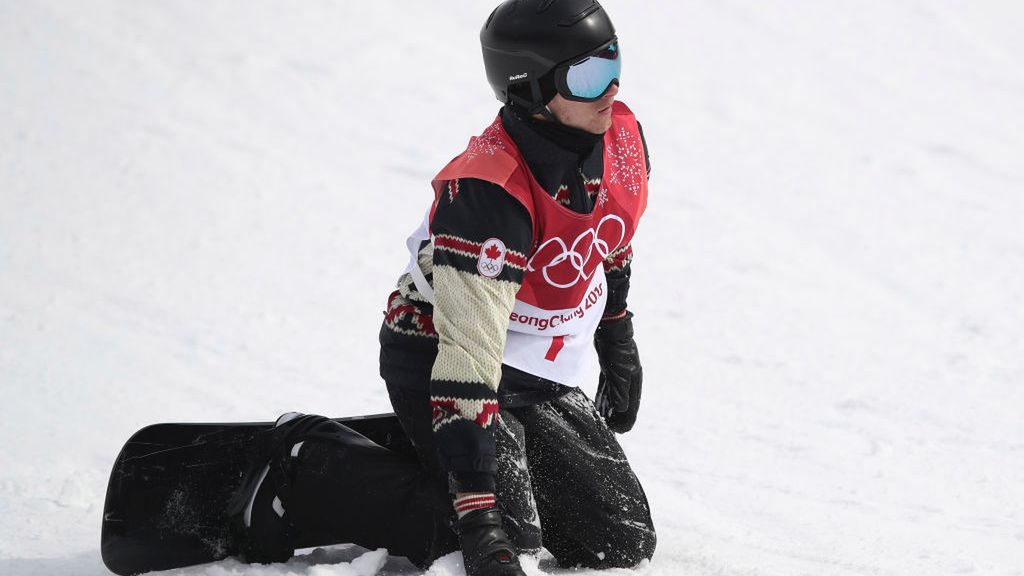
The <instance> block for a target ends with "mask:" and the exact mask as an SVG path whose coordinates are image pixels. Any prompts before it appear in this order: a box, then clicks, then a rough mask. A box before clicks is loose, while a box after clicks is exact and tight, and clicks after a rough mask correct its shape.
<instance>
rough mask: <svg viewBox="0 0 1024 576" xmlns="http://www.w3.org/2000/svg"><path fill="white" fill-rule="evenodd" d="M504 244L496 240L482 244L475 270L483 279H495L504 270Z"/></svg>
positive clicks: (492, 239)
mask: <svg viewBox="0 0 1024 576" xmlns="http://www.w3.org/2000/svg"><path fill="white" fill-rule="evenodd" d="M504 257H505V243H504V242H502V241H501V240H498V239H497V238H491V239H490V240H488V241H487V242H484V245H483V249H482V250H480V257H479V258H477V260H476V269H477V271H478V272H480V274H481V275H482V276H484V277H485V278H497V277H498V275H499V274H501V271H502V269H504V268H505V258H504Z"/></svg>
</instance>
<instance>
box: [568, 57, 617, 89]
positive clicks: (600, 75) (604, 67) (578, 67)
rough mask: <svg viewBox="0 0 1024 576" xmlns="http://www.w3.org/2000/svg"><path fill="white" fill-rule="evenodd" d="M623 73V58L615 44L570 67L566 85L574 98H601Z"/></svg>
mask: <svg viewBox="0 0 1024 576" xmlns="http://www.w3.org/2000/svg"><path fill="white" fill-rule="evenodd" d="M621 71H622V58H620V55H619V45H618V43H615V44H612V45H610V46H608V47H607V48H605V49H604V50H603V51H601V52H600V53H598V54H595V55H593V56H589V57H587V58H586V59H585V60H581V61H579V62H577V63H575V64H573V65H572V66H570V67H569V69H568V71H567V72H566V75H565V84H566V86H567V87H568V88H569V92H570V93H572V95H573V96H576V97H578V98H599V97H601V95H602V94H604V93H605V92H606V91H607V90H608V87H609V86H611V85H612V82H614V81H616V80H618V79H619V73H620V72H621Z"/></svg>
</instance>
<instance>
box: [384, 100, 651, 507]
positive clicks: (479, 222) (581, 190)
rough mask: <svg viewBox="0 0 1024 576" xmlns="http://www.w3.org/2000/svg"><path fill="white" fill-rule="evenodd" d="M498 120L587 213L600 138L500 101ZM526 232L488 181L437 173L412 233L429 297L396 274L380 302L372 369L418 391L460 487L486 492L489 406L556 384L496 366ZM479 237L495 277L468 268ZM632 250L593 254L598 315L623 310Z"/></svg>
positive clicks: (538, 172) (526, 399)
mask: <svg viewBox="0 0 1024 576" xmlns="http://www.w3.org/2000/svg"><path fill="white" fill-rule="evenodd" d="M501 118H502V124H503V126H504V128H505V130H506V131H507V132H508V133H509V135H510V136H511V137H512V139H513V140H514V141H515V143H516V146H517V147H518V148H519V150H520V152H521V153H522V154H523V157H524V159H525V160H526V163H527V165H528V166H529V168H530V171H531V172H532V173H533V175H534V177H535V178H536V179H537V181H538V183H539V184H540V185H541V186H542V187H543V188H544V189H545V190H547V191H548V193H550V194H551V195H552V196H553V197H554V198H555V199H556V200H557V201H558V202H560V203H562V204H563V205H565V206H566V207H568V208H569V209H571V210H573V211H575V212H578V213H584V214H586V213H589V212H591V211H592V209H593V206H594V200H595V197H596V195H597V192H598V190H599V189H600V186H601V176H602V174H603V168H604V166H603V161H604V151H603V145H602V140H601V137H600V136H596V135H589V134H586V133H585V132H582V131H578V130H573V129H567V128H565V127H562V126H557V125H550V124H544V123H541V121H537V120H532V119H527V120H523V119H522V118H521V117H520V116H519V115H518V114H517V113H516V112H515V111H514V110H513V109H510V108H508V107H506V108H504V109H502V113H501ZM645 146H646V143H645ZM649 172H650V165H649V164H648V173H649ZM532 230H533V229H532V223H531V221H530V216H529V214H528V213H527V211H526V209H525V208H524V207H523V206H522V205H521V204H519V202H518V201H517V200H516V199H515V198H513V197H512V196H511V195H510V194H508V193H506V192H505V191H504V190H502V189H501V188H500V187H499V186H497V185H495V184H492V183H490V182H485V181H482V180H477V179H470V178H467V179H461V180H452V181H449V182H448V183H447V185H446V188H445V189H444V190H443V192H442V194H441V197H440V199H439V200H438V205H437V209H436V211H435V214H434V219H433V221H432V222H431V232H432V234H433V242H424V243H423V244H422V245H421V246H420V250H419V254H418V262H419V267H420V269H421V271H422V272H423V273H424V276H425V277H426V279H427V280H428V281H429V282H430V284H431V287H432V289H433V291H434V305H433V306H432V305H431V304H430V303H429V302H428V300H427V298H426V297H424V296H423V295H422V294H420V293H419V291H418V290H417V289H416V285H415V283H414V282H413V279H412V277H411V275H410V274H405V275H403V276H402V277H401V278H400V279H399V281H398V289H397V290H396V291H395V292H393V293H392V294H391V296H390V298H389V299H388V308H387V310H386V312H385V321H384V326H383V328H382V330H381V343H382V354H381V374H382V375H383V376H384V378H385V380H387V381H388V384H389V386H395V385H397V386H402V387H407V388H415V389H419V390H421V391H424V392H426V391H429V394H430V401H431V405H432V408H433V428H434V438H435V441H436V444H437V446H438V450H439V452H440V456H441V459H442V462H441V464H442V466H443V467H444V468H445V469H446V470H447V471H449V472H451V473H452V474H453V479H454V480H455V482H456V484H457V486H458V487H459V489H460V490H465V491H478V490H479V491H489V490H491V489H493V473H494V468H495V465H494V462H495V461H494V456H495V454H494V431H493V428H492V426H493V423H494V418H495V417H496V414H497V410H498V406H499V403H500V405H501V406H502V407H511V406H515V405H523V404H528V403H535V402H543V401H546V400H550V399H551V398H553V397H555V396H557V395H559V394H562V393H564V392H565V391H567V388H566V387H564V386H562V385H560V384H557V383H554V382H551V381H548V380H544V379H542V378H538V377H535V376H531V375H529V374H525V373H523V372H521V371H518V370H515V369H513V368H511V367H508V366H503V365H502V355H503V350H504V346H505V335H506V332H507V329H508V322H509V315H510V313H511V312H512V308H513V305H514V303H515V297H516V293H517V292H518V290H519V287H520V285H521V283H522V281H523V277H524V275H525V273H526V262H527V261H528V259H529V258H530V256H531V254H530V248H531V242H532ZM491 238H497V239H499V240H501V241H502V242H503V243H504V244H505V247H506V249H507V253H506V258H505V266H504V269H503V270H502V271H501V273H500V274H499V275H498V276H497V277H495V278H488V277H485V276H483V275H481V274H480V272H479V271H478V270H477V263H478V256H479V254H480V250H481V247H482V246H483V243H484V242H486V241H487V240H489V239H491ZM632 257H633V251H632V248H631V246H630V245H628V244H627V245H626V246H623V247H622V248H620V249H619V250H617V251H616V252H614V253H613V254H610V255H609V256H608V258H607V259H606V260H605V262H604V269H605V273H606V276H607V281H608V286H609V297H608V303H607V305H606V308H605V311H604V316H605V317H616V316H619V315H621V314H622V313H623V312H624V311H625V309H626V299H627V295H628V292H629V276H630V271H631V268H630V265H631V261H632ZM386 351H387V352H386ZM427 374H429V376H427ZM499 397H500V402H499Z"/></svg>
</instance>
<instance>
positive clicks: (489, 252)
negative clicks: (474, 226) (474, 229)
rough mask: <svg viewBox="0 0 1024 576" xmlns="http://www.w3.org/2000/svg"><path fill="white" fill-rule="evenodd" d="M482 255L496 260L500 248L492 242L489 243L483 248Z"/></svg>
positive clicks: (499, 253) (499, 254)
mask: <svg viewBox="0 0 1024 576" xmlns="http://www.w3.org/2000/svg"><path fill="white" fill-rule="evenodd" d="M484 256H487V257H488V258H490V259H491V260H497V259H498V257H500V256H501V249H499V248H498V247H497V246H495V245H494V244H491V245H490V246H488V247H487V249H486V250H484Z"/></svg>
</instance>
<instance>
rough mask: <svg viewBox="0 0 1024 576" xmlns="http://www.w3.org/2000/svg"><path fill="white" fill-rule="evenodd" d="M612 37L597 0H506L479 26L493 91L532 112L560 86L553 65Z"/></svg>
mask: <svg viewBox="0 0 1024 576" xmlns="http://www.w3.org/2000/svg"><path fill="white" fill-rule="evenodd" d="M613 42H615V27H614V26H612V21H611V19H610V18H609V17H608V14H607V13H606V12H605V11H604V9H603V8H602V7H601V5H600V4H598V3H597V2H596V0H506V1H505V2H502V3H501V5H499V6H498V7H497V8H495V9H494V12H492V13H491V16H490V17H489V18H488V19H487V22H486V23H485V24H484V27H483V29H482V30H481V31H480V45H481V47H482V48H483V53H484V68H485V69H486V71H487V81H488V82H490V84H491V88H493V89H494V95H495V97H497V98H498V100H500V101H501V102H502V103H505V104H516V105H518V106H522V107H523V108H525V109H526V110H527V111H529V112H530V113H537V112H540V111H543V110H544V109H545V106H546V105H547V103H548V102H550V101H551V99H552V98H554V97H555V94H556V93H557V92H559V91H561V90H559V89H558V88H557V87H556V85H561V84H564V80H563V82H562V83H561V84H560V83H558V82H556V75H555V70H556V68H559V66H560V65H567V64H571V63H573V62H575V61H578V60H580V59H581V58H584V57H586V56H587V55H589V54H592V53H594V52H595V51H601V50H604V49H607V48H608V47H609V45H612V43H613ZM613 50H616V52H615V55H616V57H617V47H616V46H614V45H613ZM615 81H616V82H617V81H618V79H617V78H616V79H615Z"/></svg>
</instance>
